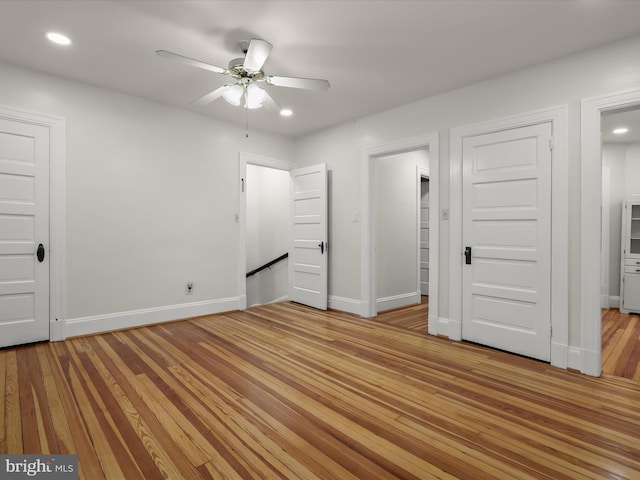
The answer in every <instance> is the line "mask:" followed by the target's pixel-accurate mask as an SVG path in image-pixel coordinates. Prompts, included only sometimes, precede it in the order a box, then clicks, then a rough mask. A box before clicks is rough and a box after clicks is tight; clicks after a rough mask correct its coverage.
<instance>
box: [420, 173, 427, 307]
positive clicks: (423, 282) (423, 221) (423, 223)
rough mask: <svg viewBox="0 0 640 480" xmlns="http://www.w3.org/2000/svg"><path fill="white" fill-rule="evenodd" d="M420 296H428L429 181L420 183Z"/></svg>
mask: <svg viewBox="0 0 640 480" xmlns="http://www.w3.org/2000/svg"><path fill="white" fill-rule="evenodd" d="M420 294H421V295H429V179H428V178H425V177H422V178H421V181H420Z"/></svg>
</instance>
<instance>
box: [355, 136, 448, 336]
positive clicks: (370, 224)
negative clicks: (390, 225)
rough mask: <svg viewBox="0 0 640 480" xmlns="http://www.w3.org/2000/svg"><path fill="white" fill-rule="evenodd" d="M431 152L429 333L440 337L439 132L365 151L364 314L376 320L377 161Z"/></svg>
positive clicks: (361, 266) (362, 210)
mask: <svg viewBox="0 0 640 480" xmlns="http://www.w3.org/2000/svg"><path fill="white" fill-rule="evenodd" d="M417 150H427V151H428V152H429V200H430V204H429V209H430V213H433V214H432V215H431V214H430V215H429V237H430V244H429V246H430V248H429V289H430V291H429V323H428V324H429V327H428V328H429V334H431V335H437V334H438V323H439V322H438V275H439V261H438V254H439V238H440V233H439V232H440V228H439V223H438V222H439V218H440V217H439V214H438V212H440V153H439V138H438V133H437V132H435V133H430V134H428V135H421V136H417V137H412V138H405V139H401V140H398V141H395V142H390V143H385V144H382V145H376V146H370V147H364V148H363V149H362V151H361V162H360V163H361V182H360V188H361V193H360V208H361V212H362V214H361V224H360V228H361V235H360V237H361V240H360V241H361V249H360V289H361V292H360V298H361V305H360V312H359V313H360V315H361V316H363V317H365V318H370V317H375V316H376V313H377V305H376V303H377V302H376V300H375V298H376V291H375V290H376V282H377V272H376V268H375V252H374V247H373V246H374V244H375V239H374V235H375V225H374V221H373V218H374V215H373V214H374V205H375V202H374V190H375V188H374V184H373V178H374V176H373V173H374V168H373V162H374V161H375V159H376V158H379V157H384V156H388V155H394V154H398V153H405V152H412V151H417Z"/></svg>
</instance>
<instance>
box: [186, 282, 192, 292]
mask: <svg viewBox="0 0 640 480" xmlns="http://www.w3.org/2000/svg"><path fill="white" fill-rule="evenodd" d="M192 293H193V282H187V295H191V294H192Z"/></svg>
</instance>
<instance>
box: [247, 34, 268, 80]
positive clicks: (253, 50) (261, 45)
mask: <svg viewBox="0 0 640 480" xmlns="http://www.w3.org/2000/svg"><path fill="white" fill-rule="evenodd" d="M272 48H273V45H271V44H270V43H269V42H267V41H266V40H260V39H258V38H252V39H251V41H250V42H249V48H248V49H247V54H246V56H245V58H244V68H245V69H247V70H250V71H253V72H257V71H258V70H260V69H261V68H262V65H264V62H265V61H266V60H267V57H268V56H269V53H271V49H272Z"/></svg>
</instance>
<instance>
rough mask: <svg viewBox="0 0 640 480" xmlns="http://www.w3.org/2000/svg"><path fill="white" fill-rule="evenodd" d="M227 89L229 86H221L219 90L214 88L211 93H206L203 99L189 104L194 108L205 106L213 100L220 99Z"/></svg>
mask: <svg viewBox="0 0 640 480" xmlns="http://www.w3.org/2000/svg"><path fill="white" fill-rule="evenodd" d="M227 88H229V85H223V86H221V87H220V88H216V89H215V90H214V91H213V92H210V93H207V94H206V95H205V96H204V97H202V98H199V99H198V100H194V101H193V102H191V105H195V106H196V107H202V106H203V105H207V104H208V103H211V102H213V101H214V100H217V99H218V98H220V97H221V96H222V94H223V93H224V91H225V90H226V89H227Z"/></svg>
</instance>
